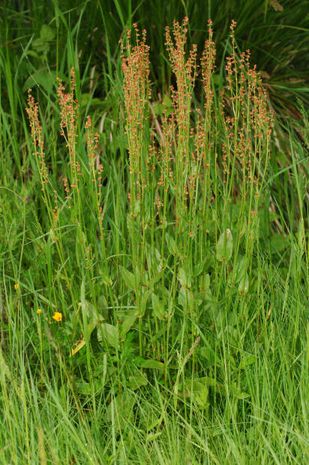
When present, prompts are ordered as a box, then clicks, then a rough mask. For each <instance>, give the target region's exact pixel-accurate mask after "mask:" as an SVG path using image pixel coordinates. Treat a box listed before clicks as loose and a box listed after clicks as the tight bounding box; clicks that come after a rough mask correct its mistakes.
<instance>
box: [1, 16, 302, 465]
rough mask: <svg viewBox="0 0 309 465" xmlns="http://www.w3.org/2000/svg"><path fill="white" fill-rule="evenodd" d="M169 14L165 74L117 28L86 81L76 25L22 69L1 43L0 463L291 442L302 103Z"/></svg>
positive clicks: (202, 458)
mask: <svg viewBox="0 0 309 465" xmlns="http://www.w3.org/2000/svg"><path fill="white" fill-rule="evenodd" d="M119 8H120V7H119ZM119 8H118V13H119V11H121V10H120V9H119ZM57 11H58V10H57ZM59 11H60V10H59ZM57 18H58V21H60V22H61V21H64V18H65V17H63V18H62V16H61V15H60V13H59V16H58V17H57ZM123 26H125V24H124V25H123ZM78 27H79V26H78V23H77V25H76V28H77V30H78ZM188 27H189V25H188V23H187V20H186V19H185V20H184V21H183V22H182V23H180V24H179V23H174V26H173V28H172V29H171V30H168V31H167V34H166V36H165V42H166V48H165V55H166V58H167V59H168V60H169V68H168V70H169V71H168V73H169V75H170V76H172V77H171V82H172V84H173V89H169V88H163V89H162V90H161V92H158V91H157V84H153V83H152V81H151V77H152V76H153V73H151V63H150V62H149V53H150V57H151V52H150V50H149V48H148V45H147V41H144V37H143V35H142V33H140V32H139V31H138V29H137V28H136V27H134V28H133V31H132V34H131V35H132V37H131V36H130V35H127V36H125V37H124V40H123V46H122V47H120V48H121V56H120V55H119V56H117V57H116V59H115V60H112V61H110V62H109V61H108V60H107V62H106V63H109V66H110V69H109V74H108V75H107V76H106V77H105V79H107V81H108V89H109V90H108V92H107V93H106V98H105V99H102V100H101V99H99V98H97V97H96V96H95V89H96V86H98V82H92V80H91V78H89V76H91V75H92V74H91V70H90V67H89V68H87V66H86V68H85V70H84V71H83V72H80V69H79V66H78V55H77V54H76V53H75V49H74V47H75V44H74V42H73V41H72V40H70V37H71V38H72V37H73V33H74V29H73V33H72V35H71V36H70V35H69V39H68V42H67V49H66V53H67V57H66V58H67V62H66V58H61V54H60V52H59V61H58V65H57V66H58V67H57V72H56V71H55V70H49V71H48V74H47V75H46V77H45V78H44V79H43V80H42V82H39V83H38V82H37V84H39V87H35V86H34V85H33V82H31V80H29V81H28V82H27V83H26V84H25V86H24V88H23V89H20V88H19V87H16V80H17V77H16V76H17V75H18V67H17V68H14V71H13V69H12V68H11V66H12V60H13V61H14V58H12V57H11V56H9V55H7V56H6V55H5V52H4V51H3V50H2V51H1V55H0V60H1V62H0V64H1V68H2V70H3V76H5V79H4V78H2V77H1V81H0V84H1V96H2V97H1V101H0V128H1V130H0V150H1V161H0V167H1V168H0V169H1V185H0V199H1V203H0V237H1V241H0V265H1V280H0V311H1V320H0V324H1V325H0V328H1V329H0V336H1V340H0V342H1V344H0V386H1V390H0V406H1V413H2V415H1V423H0V463H1V464H2V463H3V464H6V465H7V464H8V463H10V464H16V465H17V464H18V465H19V464H24V463H25V464H40V465H46V464H68V465H69V464H70V465H71V464H72V465H73V464H74V465H75V464H80V465H82V464H88V463H89V464H134V463H136V464H144V463H145V464H160V465H161V464H162V465H169V464H170V465H172V464H175V465H176V464H184V465H189V464H190V465H193V464H209V465H210V464H220V465H221V464H225V463H226V464H235V465H236V464H243V465H251V464H252V465H254V464H265V465H270V464H278V465H279V464H280V465H283V464H299V465H304V464H305V463H307V461H308V459H309V435H308V424H309V422H308V401H309V395H308V381H309V376H308V361H309V342H308V336H309V334H308V323H307V319H308V291H309V273H308V265H309V253H308V252H309V251H308V154H307V152H306V147H307V145H306V144H307V143H308V140H306V138H307V137H308V136H307V131H308V123H307V119H306V112H305V110H304V108H303V106H302V105H301V102H300V103H299V112H300V114H302V120H301V122H298V123H295V121H294V122H293V129H291V126H290V122H289V121H286V122H285V123H284V124H283V122H282V121H281V123H280V125H279V124H278V120H277V118H276V114H274V112H273V106H272V105H271V104H270V103H269V102H271V95H270V93H271V92H270V91H269V89H267V86H265V85H263V84H262V81H261V77H260V75H259V74H258V73H257V72H256V70H255V68H254V67H253V66H252V64H251V61H250V57H249V54H248V53H245V54H242V53H241V50H240V49H239V48H238V45H237V41H236V39H235V24H233V25H232V27H231V29H230V31H229V33H228V34H227V37H226V41H227V50H228V53H227V57H229V58H227V61H226V62H225V64H224V66H222V69H221V71H220V76H221V77H220V79H218V75H217V71H218V63H217V64H216V59H215V53H216V47H215V44H214V42H213V37H215V36H216V29H215V30H214V36H213V31H212V24H211V22H209V23H208V27H207V25H206V27H205V30H208V36H207V33H206V35H205V37H204V40H205V39H207V40H208V41H207V42H206V44H205V46H204V52H203V49H202V48H199V49H197V50H196V49H195V48H194V47H193V48H191V49H190V47H189V46H188V45H187V32H188V31H187V28H188ZM236 31H237V28H236ZM161 32H162V37H163V31H161ZM40 34H41V36H40V37H41V42H39V41H37V42H36V45H35V44H33V43H32V45H31V50H32V51H35V52H36V53H37V54H39V58H40V57H41V58H40V59H42V62H44V63H45V64H46V63H47V54H48V53H49V49H48V48H47V47H50V45H49V43H52V41H53V40H54V36H53V32H52V31H51V29H49V28H43V29H40ZM206 36H207V37H206ZM150 37H151V34H150ZM236 37H237V35H236ZM37 40H38V39H37ZM44 44H45V45H44ZM150 44H151V41H150ZM29 47H30V45H29ZM35 47H36V48H37V50H34V49H35ZM44 47H45V48H44ZM25 53H26V52H25ZM40 54H41V55H40ZM25 56H26V55H25ZM25 56H24V57H23V58H22V60H21V63H22V62H23V60H24V59H25V60H26V58H25ZM30 56H31V55H30ZM33 56H34V55H33ZM200 57H202V59H201V60H200ZM35 59H38V57H35ZM61 59H63V62H62V63H61ZM68 64H69V67H70V68H71V67H72V71H71V74H70V75H69V73H67V72H66V67H67V65H68ZM14 66H15V65H14ZM166 66H167V65H166ZM14 73H15V74H14ZM14 76H15V77H14ZM47 76H48V77H47ZM32 77H33V76H32ZM57 78H58V80H57ZM39 79H41V78H39ZM61 79H62V80H63V81H64V83H62V81H61ZM28 88H33V89H32V93H31V94H29V95H28V104H27V111H25V108H24V107H25V106H26V103H25V101H26V99H27V95H26V91H27V90H28ZM265 89H266V90H265ZM36 101H38V102H39V104H37V103H36ZM88 114H90V115H92V116H91V118H90V117H87V115H88ZM295 125H296V126H295ZM282 134H283V135H284V136H282Z"/></svg>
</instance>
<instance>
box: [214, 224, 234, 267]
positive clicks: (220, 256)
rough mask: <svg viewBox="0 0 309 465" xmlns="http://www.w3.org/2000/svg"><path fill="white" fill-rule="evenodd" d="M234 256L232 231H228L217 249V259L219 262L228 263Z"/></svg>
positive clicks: (222, 235) (220, 238)
mask: <svg viewBox="0 0 309 465" xmlns="http://www.w3.org/2000/svg"><path fill="white" fill-rule="evenodd" d="M232 254H233V236H232V232H231V230H230V229H226V230H225V231H224V232H223V233H222V234H221V236H220V237H219V240H218V243H217V247H216V257H217V260H218V261H219V262H227V261H229V260H230V259H231V258H232Z"/></svg>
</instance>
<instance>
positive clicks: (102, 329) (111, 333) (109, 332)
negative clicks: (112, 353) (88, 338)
mask: <svg viewBox="0 0 309 465" xmlns="http://www.w3.org/2000/svg"><path fill="white" fill-rule="evenodd" d="M97 334H98V341H99V342H101V343H104V342H105V343H107V344H108V345H110V346H112V347H114V348H115V349H119V330H118V328H117V326H113V325H110V324H109V323H101V324H100V325H99V326H98V329H97Z"/></svg>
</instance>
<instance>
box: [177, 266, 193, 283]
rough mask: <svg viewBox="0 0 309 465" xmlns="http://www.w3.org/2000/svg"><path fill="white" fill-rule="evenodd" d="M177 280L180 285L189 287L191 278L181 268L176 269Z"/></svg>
mask: <svg viewBox="0 0 309 465" xmlns="http://www.w3.org/2000/svg"><path fill="white" fill-rule="evenodd" d="M178 281H179V282H180V284H181V285H182V287H185V288H190V287H191V278H190V276H189V274H188V273H186V271H185V270H184V269H183V268H179V270H178Z"/></svg>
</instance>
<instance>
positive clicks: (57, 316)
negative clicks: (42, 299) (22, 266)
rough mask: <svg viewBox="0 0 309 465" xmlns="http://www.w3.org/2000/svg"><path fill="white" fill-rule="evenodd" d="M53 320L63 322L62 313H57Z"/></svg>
mask: <svg viewBox="0 0 309 465" xmlns="http://www.w3.org/2000/svg"><path fill="white" fill-rule="evenodd" d="M53 320H55V321H58V322H59V321H62V313H61V312H55V313H54V314H53Z"/></svg>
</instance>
